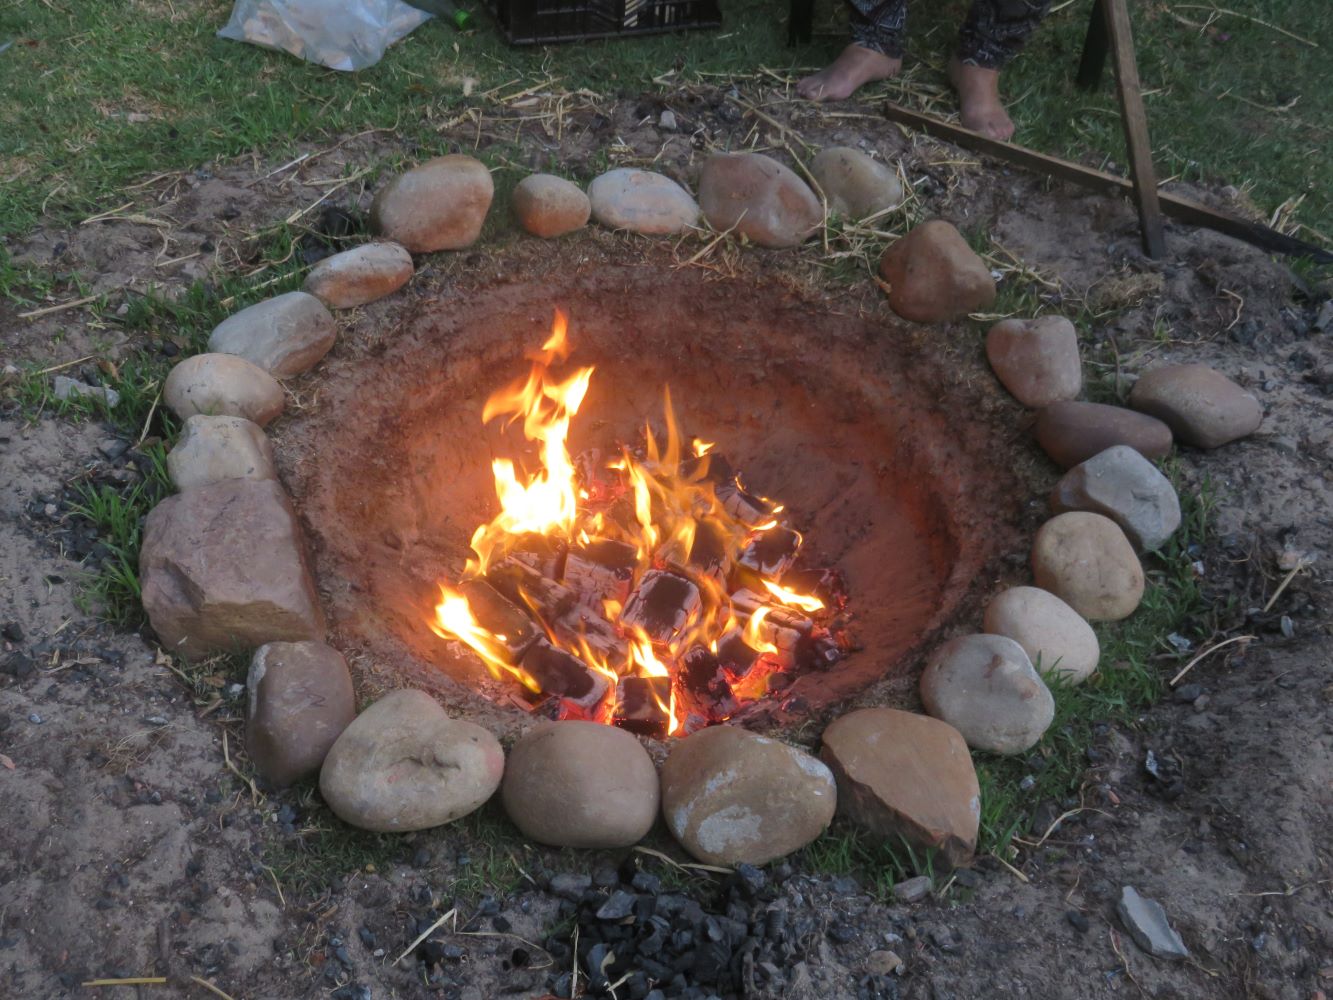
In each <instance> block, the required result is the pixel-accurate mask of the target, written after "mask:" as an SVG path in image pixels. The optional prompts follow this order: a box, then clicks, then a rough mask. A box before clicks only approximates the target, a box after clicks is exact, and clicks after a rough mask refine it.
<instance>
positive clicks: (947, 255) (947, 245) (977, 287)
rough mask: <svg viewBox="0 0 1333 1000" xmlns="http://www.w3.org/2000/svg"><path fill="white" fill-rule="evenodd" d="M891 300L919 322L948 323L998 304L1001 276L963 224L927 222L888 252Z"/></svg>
mask: <svg viewBox="0 0 1333 1000" xmlns="http://www.w3.org/2000/svg"><path fill="white" fill-rule="evenodd" d="M879 273H880V274H881V275H882V276H883V278H884V280H885V281H887V282H888V283H889V305H890V306H891V307H892V308H893V311H894V312H896V313H897V314H898V315H899V316H901V317H902V318H903V319H910V320H912V321H913V322H915V323H947V322H950V321H952V320H956V319H961V318H962V317H964V316H966V315H967V314H968V313H973V312H976V311H977V310H979V309H984V308H986V307H987V306H990V305H993V304H994V303H995V279H993V278H992V277H991V274H990V270H989V269H988V268H987V267H986V264H985V262H984V261H982V259H981V258H980V257H978V256H977V255H976V254H975V253H974V252H973V251H972V248H971V247H970V246H968V245H967V240H965V239H963V236H962V234H961V233H960V232H958V230H957V229H955V228H954V227H953V226H952V225H950V224H949V223H947V222H945V221H943V220H942V219H932V220H931V221H929V222H923V223H921V225H919V226H917V227H916V228H915V229H913V230H912V231H911V232H909V233H908V234H907V235H906V236H904V237H903V238H902V239H900V240H898V241H897V242H896V243H894V244H893V246H891V247H889V249H888V250H887V251H885V253H884V257H883V259H882V260H881V261H880V264H879Z"/></svg>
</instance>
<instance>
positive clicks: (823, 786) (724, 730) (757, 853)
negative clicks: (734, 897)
mask: <svg viewBox="0 0 1333 1000" xmlns="http://www.w3.org/2000/svg"><path fill="white" fill-rule="evenodd" d="M835 804H836V792H835V789H834V785H833V776H832V775H831V774H829V770H828V768H827V767H825V766H824V765H823V764H821V763H820V762H819V761H818V760H817V759H815V758H814V757H811V756H810V755H809V754H807V753H805V752H804V751H802V750H798V749H797V748H795V747H792V746H788V745H787V744H786V743H780V742H778V741H777V740H773V739H769V738H768V737H765V736H758V735H756V734H754V733H752V732H750V731H749V730H746V729H740V728H738V727H736V726H726V725H723V726H713V727H711V728H709V729H701V730H700V731H699V732H697V733H694V734H692V735H690V736H687V737H685V738H684V739H683V740H680V741H678V742H677V743H676V745H675V746H674V747H672V748H671V754H670V756H668V757H667V760H666V764H664V765H663V767H662V815H663V816H664V817H665V818H666V823H667V828H668V829H669V830H670V831H671V835H672V836H673V837H675V838H676V840H677V841H679V842H680V845H681V846H682V847H684V848H685V850H687V851H688V852H689V853H690V854H691V855H692V856H694V857H695V858H697V859H698V860H700V861H703V862H705V863H706V864H714V865H731V864H740V863H742V862H745V863H748V864H752V865H762V864H767V863H768V862H769V861H772V860H774V859H775V858H780V857H783V856H784V855H787V854H790V853H791V852H792V851H795V850H797V849H798V848H801V847H804V846H805V845H806V844H808V843H810V841H812V840H814V839H815V838H816V837H818V836H819V835H820V834H821V833H822V832H823V831H824V828H825V827H827V826H828V824H829V822H830V821H831V820H832V819H833V810H834V806H835Z"/></svg>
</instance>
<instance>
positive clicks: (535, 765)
mask: <svg viewBox="0 0 1333 1000" xmlns="http://www.w3.org/2000/svg"><path fill="white" fill-rule="evenodd" d="M500 796H501V800H502V801H503V802H504V807H505V812H507V813H508V814H509V818H510V819H511V820H513V821H514V825H515V826H516V827H518V828H519V830H521V831H522V832H523V835H524V836H526V837H529V838H530V839H532V840H535V841H537V842H538V843H541V844H550V845H552V846H554V847H595V848H616V847H629V846H631V845H632V844H637V843H638V842H639V841H640V840H642V839H643V837H644V835H645V834H646V833H647V832H648V830H649V829H650V828H651V827H652V825H653V820H655V819H656V818H657V808H658V804H659V801H660V796H659V794H658V785H657V768H656V767H654V766H653V761H652V758H651V757H649V756H648V751H647V750H645V749H644V748H643V745H642V744H641V743H639V741H638V740H637V739H635V738H634V737H633V736H632V735H630V734H629V733H627V732H625V730H623V729H617V728H615V727H614V726H604V725H601V724H600V723H596V722H582V721H576V720H569V721H566V722H548V723H544V724H542V725H539V726H537V728H535V729H533V730H532V731H531V732H529V733H527V734H525V735H524V736H523V737H522V739H520V740H519V741H518V742H517V743H515V744H514V748H513V749H512V750H511V751H510V752H509V761H508V763H507V764H506V765H505V775H504V783H503V785H502V786H501V790H500Z"/></svg>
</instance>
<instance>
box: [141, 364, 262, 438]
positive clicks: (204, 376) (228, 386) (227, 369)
mask: <svg viewBox="0 0 1333 1000" xmlns="http://www.w3.org/2000/svg"><path fill="white" fill-rule="evenodd" d="M162 401H163V402H165V403H166V404H167V407H168V409H170V410H171V412H172V413H174V414H176V416H178V417H180V419H182V420H188V419H189V418H190V417H192V416H194V415H195V414H196V413H202V414H205V415H209V416H227V417H244V418H245V419H246V420H252V421H254V422H255V423H256V424H258V425H259V426H260V427H263V426H264V425H265V424H267V423H268V422H269V421H271V420H272V419H273V418H274V417H276V416H277V415H278V414H279V413H281V412H282V407H283V403H284V402H285V397H284V396H283V394H282V386H281V385H279V384H278V380H277V379H275V378H274V377H273V376H272V375H270V374H269V373H268V372H266V371H264V369H262V368H260V367H259V366H258V365H256V364H253V363H251V362H249V361H246V360H245V358H238V357H236V356H235V355H232V354H195V355H193V356H191V357H188V358H186V359H185V360H183V361H181V362H179V363H178V364H177V365H176V367H175V368H173V369H171V372H170V374H168V375H167V381H166V383H165V384H164V385H163V387H162Z"/></svg>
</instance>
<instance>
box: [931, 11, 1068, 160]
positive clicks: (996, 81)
mask: <svg viewBox="0 0 1333 1000" xmlns="http://www.w3.org/2000/svg"><path fill="white" fill-rule="evenodd" d="M1049 7H1050V0H972V9H971V10H970V11H969V12H968V15H967V20H966V21H965V22H964V23H963V28H962V31H961V32H959V36H958V53H957V54H956V55H955V56H954V57H953V58H952V59H951V60H950V61H949V79H950V80H952V81H953V85H954V89H955V90H957V91H958V100H959V103H960V105H961V107H962V119H963V125H964V126H965V127H966V128H970V129H972V130H973V131H974V132H981V133H982V134H983V135H988V136H990V137H991V138H993V139H1009V138H1010V137H1011V136H1012V135H1013V134H1014V123H1013V121H1011V120H1010V118H1009V113H1008V112H1007V111H1005V110H1004V104H1003V102H1001V100H1000V69H1001V68H1002V67H1003V66H1004V65H1005V63H1007V62H1008V61H1009V60H1010V59H1012V58H1013V57H1014V56H1015V55H1017V54H1018V52H1019V50H1020V49H1022V47H1023V43H1024V42H1026V41H1027V39H1028V36H1029V35H1031V34H1032V32H1033V30H1034V29H1035V28H1036V27H1037V25H1038V24H1040V23H1041V19H1042V18H1043V17H1044V16H1045V15H1046V10H1047V8H1049Z"/></svg>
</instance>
